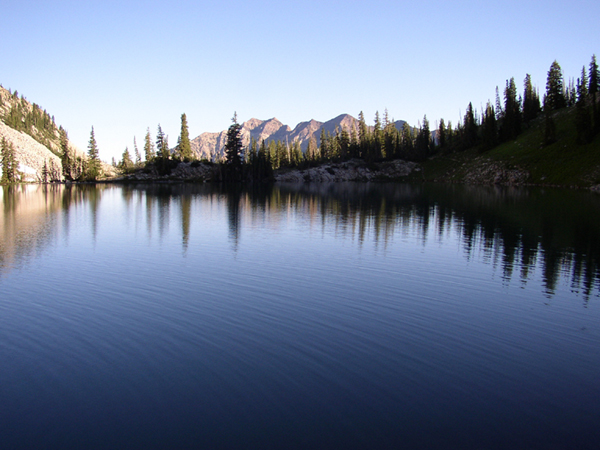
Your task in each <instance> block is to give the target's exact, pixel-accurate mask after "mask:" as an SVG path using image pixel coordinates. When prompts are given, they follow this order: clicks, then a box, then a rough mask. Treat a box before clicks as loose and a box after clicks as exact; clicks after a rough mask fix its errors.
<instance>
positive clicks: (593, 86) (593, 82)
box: [588, 55, 600, 134]
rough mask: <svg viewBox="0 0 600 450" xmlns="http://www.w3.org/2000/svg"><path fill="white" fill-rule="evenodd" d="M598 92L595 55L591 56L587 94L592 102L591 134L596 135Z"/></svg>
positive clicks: (599, 111)
mask: <svg viewBox="0 0 600 450" xmlns="http://www.w3.org/2000/svg"><path fill="white" fill-rule="evenodd" d="M599 91H600V70H599V69H598V63H597V62H596V55H592V61H591V62H590V86H589V89H588V92H589V95H590V97H591V100H592V118H593V125H592V132H593V134H597V133H599V132H600V108H598V98H597V96H598V92H599Z"/></svg>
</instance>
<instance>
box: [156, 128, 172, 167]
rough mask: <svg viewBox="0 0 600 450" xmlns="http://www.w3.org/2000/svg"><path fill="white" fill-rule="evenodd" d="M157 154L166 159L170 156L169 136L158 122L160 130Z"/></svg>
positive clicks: (157, 137)
mask: <svg viewBox="0 0 600 450" xmlns="http://www.w3.org/2000/svg"><path fill="white" fill-rule="evenodd" d="M156 156H157V157H159V158H162V159H163V160H165V161H167V160H168V159H169V156H170V152H169V142H168V138H167V136H166V135H165V133H163V130H162V128H161V127H160V124H158V131H157V132H156Z"/></svg>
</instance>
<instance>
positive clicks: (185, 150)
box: [178, 113, 192, 161]
mask: <svg viewBox="0 0 600 450" xmlns="http://www.w3.org/2000/svg"><path fill="white" fill-rule="evenodd" d="M178 150H179V151H178V153H179V158H180V159H181V160H184V161H189V160H191V159H192V145H191V144H190V132H189V130H188V123H187V116H186V115H185V113H183V114H182V115H181V132H180V134H179V145H178Z"/></svg>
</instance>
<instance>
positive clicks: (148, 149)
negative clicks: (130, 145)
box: [144, 128, 155, 163]
mask: <svg viewBox="0 0 600 450" xmlns="http://www.w3.org/2000/svg"><path fill="white" fill-rule="evenodd" d="M144 154H145V157H146V163H149V162H150V161H152V159H154V155H155V150H154V143H153V142H152V137H151V136H150V128H148V130H147V131H146V137H145V139H144Z"/></svg>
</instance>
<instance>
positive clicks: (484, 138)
mask: <svg viewBox="0 0 600 450" xmlns="http://www.w3.org/2000/svg"><path fill="white" fill-rule="evenodd" d="M497 144H498V125H497V122H496V112H495V111H494V107H493V106H492V104H491V102H489V101H488V103H487V106H486V108H485V112H484V114H483V118H482V121H481V150H482V151H484V150H489V149H491V148H493V147H494V146H496V145H497Z"/></svg>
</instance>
